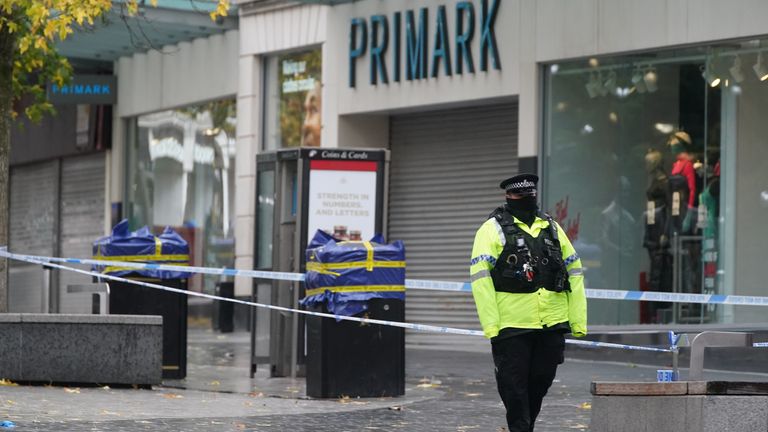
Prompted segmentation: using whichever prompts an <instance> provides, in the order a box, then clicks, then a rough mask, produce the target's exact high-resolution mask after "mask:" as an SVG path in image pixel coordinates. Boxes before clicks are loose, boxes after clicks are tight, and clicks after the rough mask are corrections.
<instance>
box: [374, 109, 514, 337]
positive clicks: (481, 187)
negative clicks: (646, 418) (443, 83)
mask: <svg viewBox="0 0 768 432" xmlns="http://www.w3.org/2000/svg"><path fill="white" fill-rule="evenodd" d="M517 111H518V109H517V104H516V103H512V104H504V105H489V106H482V107H471V108H461V109H452V110H445V111H434V112H427V113H418V114H406V115H398V116H393V117H391V120H390V144H391V150H392V156H391V164H390V173H391V175H390V190H389V227H388V228H389V230H388V235H389V240H403V241H404V242H405V248H406V260H407V268H406V273H407V277H408V278H411V279H434V280H448V281H462V282H465V281H468V280H469V260H470V255H471V251H472V242H473V240H474V234H475V231H476V230H477V228H478V227H479V226H480V225H481V224H482V223H483V222H484V221H485V219H486V217H487V216H488V215H489V214H490V212H491V211H492V210H493V209H494V208H495V207H497V206H498V205H500V204H502V203H503V202H504V198H503V195H502V193H501V190H500V189H499V187H498V184H499V182H500V181H501V180H502V179H503V178H505V177H506V176H510V175H513V174H515V173H517V169H518V168H517V117H518V114H517ZM406 319H407V320H408V322H418V323H426V324H433V325H439V326H450V327H461V328H474V329H479V328H480V323H479V322H478V319H477V313H476V310H475V306H474V301H473V299H472V295H471V294H469V293H455V292H454V293H452V292H439V291H424V290H409V291H408V293H407V301H406ZM406 341H407V343H408V344H409V345H418V346H421V347H424V348H434V349H456V348H460V347H469V346H472V345H474V346H475V347H477V346H478V345H479V344H485V341H484V340H483V339H482V338H477V337H474V338H473V337H467V336H454V335H443V334H426V333H419V332H408V333H407V335H406Z"/></svg>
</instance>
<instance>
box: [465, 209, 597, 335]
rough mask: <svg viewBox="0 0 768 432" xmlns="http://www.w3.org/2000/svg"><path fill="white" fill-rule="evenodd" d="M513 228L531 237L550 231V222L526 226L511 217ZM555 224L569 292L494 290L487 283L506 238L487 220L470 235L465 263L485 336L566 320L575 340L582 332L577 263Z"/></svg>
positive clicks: (583, 318)
mask: <svg viewBox="0 0 768 432" xmlns="http://www.w3.org/2000/svg"><path fill="white" fill-rule="evenodd" d="M515 224H516V225H517V226H518V227H519V228H520V229H521V230H523V231H525V232H526V233H528V234H529V235H531V236H532V237H538V236H539V234H540V233H541V232H542V230H546V229H549V222H547V221H546V220H545V219H541V218H539V217H537V218H536V220H535V221H534V222H533V224H532V225H531V226H530V227H529V226H528V225H526V224H524V223H522V222H520V221H519V220H518V219H517V218H515ZM555 225H556V226H557V232H558V237H559V239H560V249H561V251H562V256H563V261H564V262H565V264H566V268H567V269H568V275H569V277H568V280H569V282H570V284H571V291H570V292H560V293H556V292H553V291H549V290H546V289H544V288H539V290H538V291H536V292H534V293H528V294H513V293H506V292H497V291H496V289H495V288H494V287H493V281H492V280H491V269H492V268H493V266H494V265H495V264H496V259H497V258H498V257H499V255H500V254H501V251H502V249H503V248H504V244H505V243H506V239H505V237H504V232H503V231H502V229H501V225H499V223H498V221H497V220H496V219H495V218H490V219H488V220H487V221H485V223H484V224H483V225H481V226H480V228H479V229H478V230H477V233H476V234H475V243H474V246H473V248H472V260H471V262H470V281H471V282H472V295H473V296H474V298H475V305H476V306H477V315H478V316H479V318H480V324H481V325H482V327H483V333H484V334H485V337H487V338H489V339H490V338H492V337H494V336H496V335H498V334H499V330H501V329H503V328H507V327H513V328H527V329H541V328H544V327H550V326H553V325H555V324H559V323H562V322H565V321H568V322H569V323H570V326H571V333H572V334H573V335H574V336H585V335H586V334H587V298H586V296H585V293H584V275H583V272H582V268H581V260H580V259H579V256H578V255H577V254H576V251H575V250H574V249H573V245H571V242H570V240H568V237H567V236H566V235H565V232H564V231H563V229H562V228H561V227H560V225H559V224H557V223H556V224H555Z"/></svg>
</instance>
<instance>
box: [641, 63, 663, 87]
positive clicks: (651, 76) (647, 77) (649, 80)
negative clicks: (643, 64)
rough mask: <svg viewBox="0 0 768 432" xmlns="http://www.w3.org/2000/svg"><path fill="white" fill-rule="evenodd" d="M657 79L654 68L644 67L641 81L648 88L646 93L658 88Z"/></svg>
mask: <svg viewBox="0 0 768 432" xmlns="http://www.w3.org/2000/svg"><path fill="white" fill-rule="evenodd" d="M657 81H658V76H657V75H656V68H654V67H649V68H648V69H646V70H645V74H643V82H644V83H645V89H646V90H648V93H653V92H655V91H656V90H658V89H659V86H658V85H657Z"/></svg>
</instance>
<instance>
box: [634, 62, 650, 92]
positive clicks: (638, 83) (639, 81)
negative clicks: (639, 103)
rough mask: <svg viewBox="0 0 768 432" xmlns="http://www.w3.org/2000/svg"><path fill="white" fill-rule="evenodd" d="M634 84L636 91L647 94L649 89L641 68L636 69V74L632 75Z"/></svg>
mask: <svg viewBox="0 0 768 432" xmlns="http://www.w3.org/2000/svg"><path fill="white" fill-rule="evenodd" d="M632 84H634V85H635V89H636V90H637V92H638V93H645V91H646V90H647V88H646V87H645V81H644V80H643V71H641V70H640V66H638V67H637V69H635V73H633V74H632Z"/></svg>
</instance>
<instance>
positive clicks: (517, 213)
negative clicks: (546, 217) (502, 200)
mask: <svg viewBox="0 0 768 432" xmlns="http://www.w3.org/2000/svg"><path fill="white" fill-rule="evenodd" d="M507 210H509V212H510V213H512V216H514V217H516V218H518V219H520V221H522V222H523V223H525V224H526V225H528V226H531V224H532V223H533V221H534V220H536V213H537V212H538V211H539V206H538V205H536V197H535V196H527V197H523V198H520V199H511V198H507Z"/></svg>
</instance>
